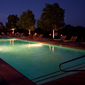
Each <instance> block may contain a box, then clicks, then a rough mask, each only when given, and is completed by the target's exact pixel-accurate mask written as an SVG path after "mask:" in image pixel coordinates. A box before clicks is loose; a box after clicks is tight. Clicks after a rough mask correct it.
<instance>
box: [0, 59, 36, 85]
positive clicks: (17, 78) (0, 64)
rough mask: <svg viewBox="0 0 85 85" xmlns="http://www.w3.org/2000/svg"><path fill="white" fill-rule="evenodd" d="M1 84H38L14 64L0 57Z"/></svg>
mask: <svg viewBox="0 0 85 85" xmlns="http://www.w3.org/2000/svg"><path fill="white" fill-rule="evenodd" d="M0 85H36V84H35V83H34V82H32V81H31V80H30V79H28V78H27V77H25V76H24V75H23V74H21V73H20V72H18V71H17V70H16V69H14V68H13V67H12V66H10V65H9V64H7V63H6V62H5V61H3V60H2V59H0Z"/></svg>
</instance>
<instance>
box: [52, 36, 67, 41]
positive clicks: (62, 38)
mask: <svg viewBox="0 0 85 85" xmlns="http://www.w3.org/2000/svg"><path fill="white" fill-rule="evenodd" d="M65 39H66V36H64V35H63V36H61V38H60V39H54V40H56V41H63V40H65Z"/></svg>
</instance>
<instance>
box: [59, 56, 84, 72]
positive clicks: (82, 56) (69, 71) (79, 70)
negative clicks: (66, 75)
mask: <svg viewBox="0 0 85 85" xmlns="http://www.w3.org/2000/svg"><path fill="white" fill-rule="evenodd" d="M83 57H85V55H83V56H81V57H78V58H75V59H71V60H69V61H66V62H63V63H61V64H60V65H59V68H60V70H61V71H63V72H72V71H85V70H67V71H66V70H62V69H61V65H62V64H65V63H68V62H71V61H74V60H77V59H80V58H83Z"/></svg>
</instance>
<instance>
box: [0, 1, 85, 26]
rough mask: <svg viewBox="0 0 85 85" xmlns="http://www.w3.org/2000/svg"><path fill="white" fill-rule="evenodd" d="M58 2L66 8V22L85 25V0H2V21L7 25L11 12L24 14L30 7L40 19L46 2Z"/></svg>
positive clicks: (0, 16) (0, 4)
mask: <svg viewBox="0 0 85 85" xmlns="http://www.w3.org/2000/svg"><path fill="white" fill-rule="evenodd" d="M56 2H57V3H58V4H59V6H60V7H61V8H63V9H64V10H65V18H64V21H65V24H67V25H68V24H70V25H72V26H83V27H85V0H0V22H3V24H4V25H5V23H6V21H7V17H8V16H9V15H11V14H14V15H16V14H17V15H18V17H20V14H22V12H23V11H25V12H26V11H27V10H28V9H29V10H31V11H32V12H33V14H34V15H35V19H39V18H40V15H41V14H42V9H43V8H45V3H47V4H53V3H56Z"/></svg>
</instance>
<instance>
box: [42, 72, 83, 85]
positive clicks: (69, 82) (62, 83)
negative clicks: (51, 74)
mask: <svg viewBox="0 0 85 85" xmlns="http://www.w3.org/2000/svg"><path fill="white" fill-rule="evenodd" d="M43 85H85V71H84V72H80V73H77V74H74V75H71V76H67V77H64V78H61V79H58V80H55V81H52V82H49V83H46V84H43Z"/></svg>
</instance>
